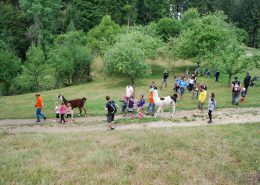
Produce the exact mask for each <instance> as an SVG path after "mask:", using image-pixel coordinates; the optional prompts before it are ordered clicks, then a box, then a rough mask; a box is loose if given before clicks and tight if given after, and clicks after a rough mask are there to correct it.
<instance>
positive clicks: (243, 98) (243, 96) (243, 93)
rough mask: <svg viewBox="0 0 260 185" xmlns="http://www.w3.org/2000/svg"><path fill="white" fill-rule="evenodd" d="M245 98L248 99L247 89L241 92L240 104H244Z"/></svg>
mask: <svg viewBox="0 0 260 185" xmlns="http://www.w3.org/2000/svg"><path fill="white" fill-rule="evenodd" d="M245 98H246V88H243V89H242V91H241V98H240V102H241V103H243V102H244V101H245Z"/></svg>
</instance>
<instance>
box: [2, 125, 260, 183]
mask: <svg viewBox="0 0 260 185" xmlns="http://www.w3.org/2000/svg"><path fill="white" fill-rule="evenodd" d="M259 130H260V124H259V123H258V124H247V125H226V126H206V127H190V128H164V129H141V130H128V131H115V132H105V133H103V134H100V132H79V133H67V134H62V133H60V134H44V133H21V134H10V133H7V132H4V131H0V142H1V148H0V184H17V185H19V184H26V185H36V184H42V185H43V184H48V185H50V184H64V185H66V184H92V185H95V184H97V185H102V184H104V185H107V184H215V185H218V184H219V185H233V184H234V185H237V184H257V183H259V181H258V180H259V175H260V165H259V164H260V163H259V162H260V155H259V153H260V133H259Z"/></svg>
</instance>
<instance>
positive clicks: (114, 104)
mask: <svg viewBox="0 0 260 185" xmlns="http://www.w3.org/2000/svg"><path fill="white" fill-rule="evenodd" d="M110 105H111V107H112V108H113V109H114V111H113V113H116V112H117V107H116V103H115V102H114V101H112V102H110Z"/></svg>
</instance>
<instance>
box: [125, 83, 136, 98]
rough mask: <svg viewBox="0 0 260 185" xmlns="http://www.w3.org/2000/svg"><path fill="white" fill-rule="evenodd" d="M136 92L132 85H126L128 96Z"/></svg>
mask: <svg viewBox="0 0 260 185" xmlns="http://www.w3.org/2000/svg"><path fill="white" fill-rule="evenodd" d="M133 94H134V89H133V87H132V86H131V85H127V86H126V97H127V98H130V97H131V96H132V95H133Z"/></svg>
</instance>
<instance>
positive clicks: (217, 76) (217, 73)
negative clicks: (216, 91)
mask: <svg viewBox="0 0 260 185" xmlns="http://www.w3.org/2000/svg"><path fill="white" fill-rule="evenodd" d="M219 75H220V72H219V71H217V72H216V74H215V81H216V82H218V78H219Z"/></svg>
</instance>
